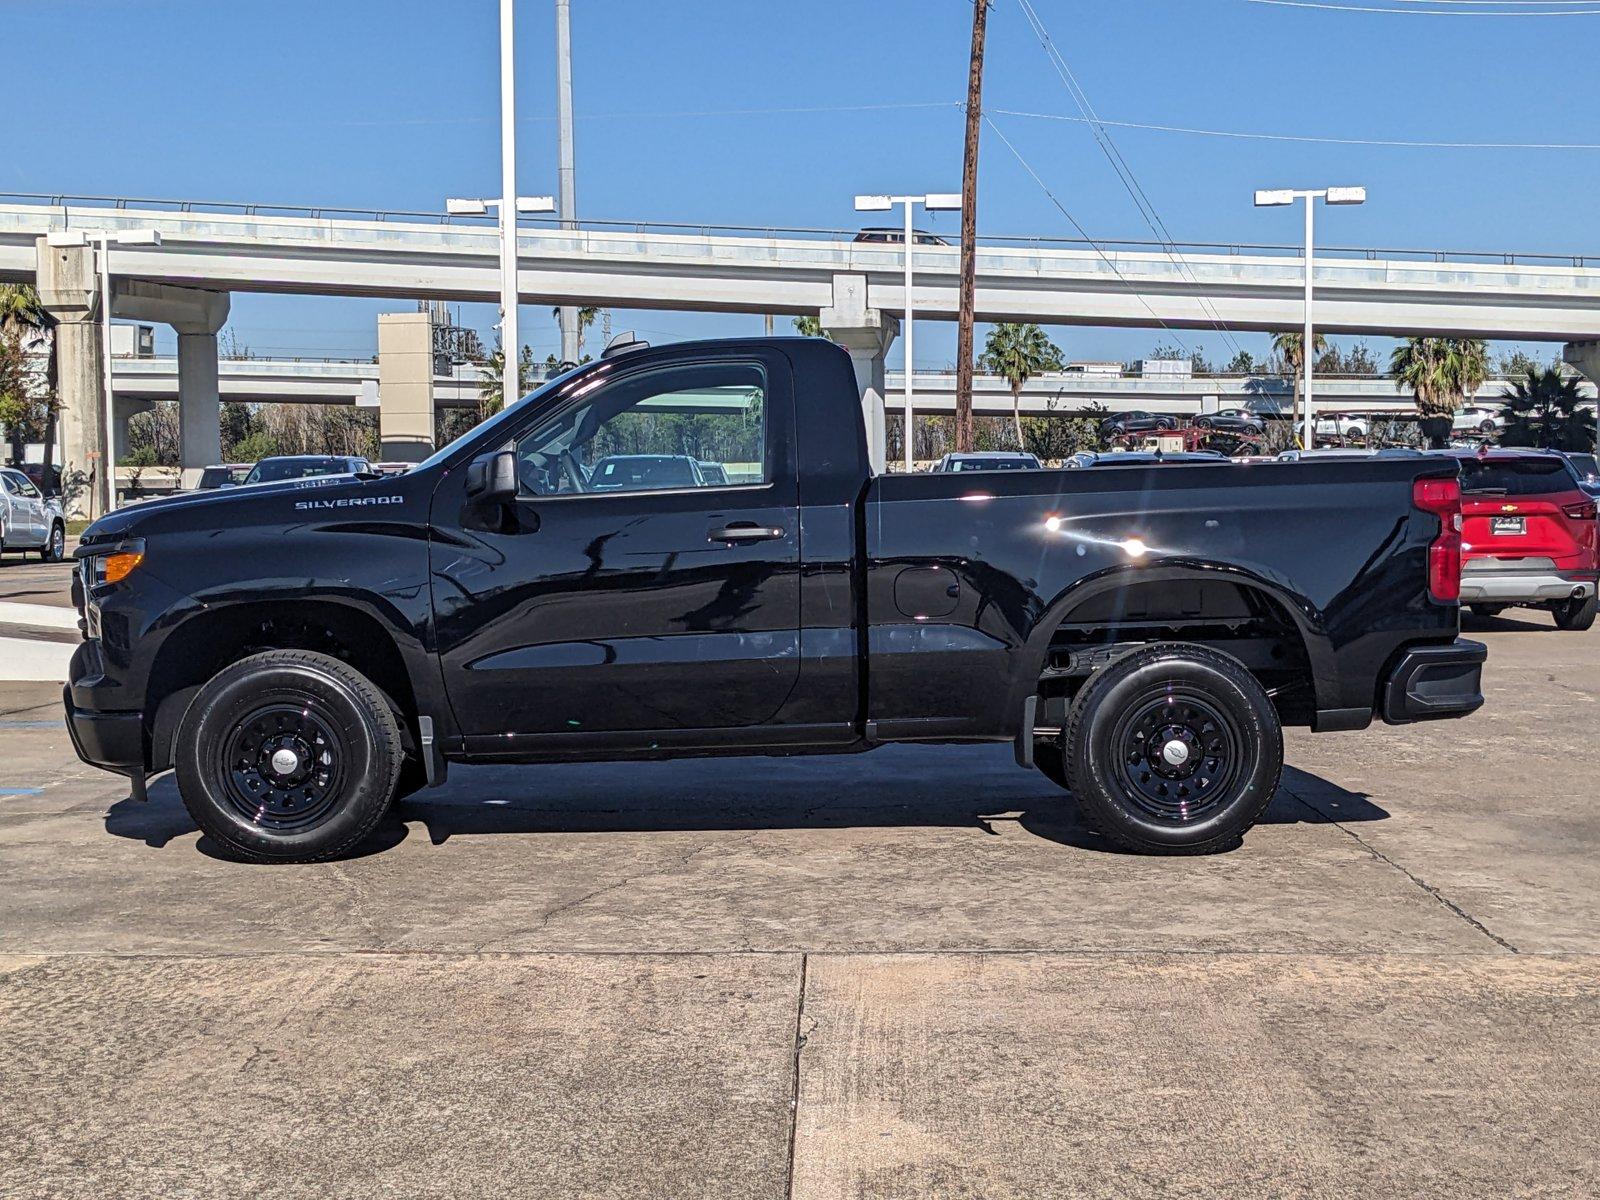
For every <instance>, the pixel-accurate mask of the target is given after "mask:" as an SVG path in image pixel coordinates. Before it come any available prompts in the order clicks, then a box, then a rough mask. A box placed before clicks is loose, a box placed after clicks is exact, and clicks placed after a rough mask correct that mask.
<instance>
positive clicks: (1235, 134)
mask: <svg viewBox="0 0 1600 1200" xmlns="http://www.w3.org/2000/svg"><path fill="white" fill-rule="evenodd" d="M1408 11H1409V10H1408ZM1596 11H1597V12H1600V10H1596ZM989 111H990V112H997V113H1000V114H1001V115H1002V116H1007V117H1030V118H1033V119H1035V120H1040V121H1070V122H1072V123H1073V124H1075V125H1092V124H1095V122H1094V121H1091V120H1090V119H1089V118H1088V117H1074V116H1072V115H1070V114H1068V113H1047V112H1029V111H1025V110H1023V109H1015V108H993V109H990V110H989ZM1098 123H1099V124H1101V125H1109V126H1112V127H1113V128H1116V129H1144V130H1149V131H1151V132H1154V133H1182V134H1192V135H1194V136H1197V137H1216V138H1239V139H1243V140H1246V141H1257V142H1308V143H1312V144H1315V145H1326V146H1391V147H1396V148H1401V149H1407V150H1589V151H1592V150H1600V142H1443V141H1421V140H1416V141H1413V140H1410V139H1406V138H1354V137H1331V136H1330V137H1320V136H1316V135H1312V134H1294V133H1259V132H1254V131H1246V130H1239V129H1204V128H1200V127H1198V126H1193V125H1160V124H1155V123H1152V122H1148V121H1110V120H1106V119H1105V118H1103V117H1102V118H1099V122H1098Z"/></svg>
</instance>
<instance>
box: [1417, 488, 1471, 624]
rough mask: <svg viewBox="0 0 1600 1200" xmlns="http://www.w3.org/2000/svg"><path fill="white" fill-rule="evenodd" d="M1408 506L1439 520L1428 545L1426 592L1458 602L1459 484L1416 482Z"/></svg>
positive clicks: (1459, 544) (1459, 558)
mask: <svg viewBox="0 0 1600 1200" xmlns="http://www.w3.org/2000/svg"><path fill="white" fill-rule="evenodd" d="M1411 503H1413V504H1415V505H1416V506H1417V507H1418V508H1420V509H1421V510H1422V511H1423V512H1425V513H1432V514H1433V515H1434V516H1436V517H1438V518H1439V536H1438V537H1436V538H1434V539H1433V542H1432V543H1431V544H1430V545H1429V546H1428V593H1429V594H1430V595H1431V596H1432V597H1433V598H1434V599H1435V600H1439V601H1442V602H1445V603H1449V602H1450V601H1454V600H1459V599H1461V481H1460V480H1459V479H1454V478H1452V479H1419V480H1417V481H1416V482H1415V483H1414V484H1412V485H1411Z"/></svg>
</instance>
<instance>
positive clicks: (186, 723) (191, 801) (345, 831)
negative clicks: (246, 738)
mask: <svg viewBox="0 0 1600 1200" xmlns="http://www.w3.org/2000/svg"><path fill="white" fill-rule="evenodd" d="M264 672H276V673H279V674H280V675H281V676H282V680H281V681H282V682H283V683H288V682H290V681H291V680H293V681H294V682H295V683H296V684H299V685H303V686H307V687H310V688H314V689H317V690H320V691H322V692H324V693H326V698H327V699H328V700H330V701H332V702H333V703H334V704H335V706H336V707H337V705H338V703H339V702H341V701H342V702H343V705H344V707H345V708H346V709H347V710H348V711H347V712H343V713H340V714H339V723H340V725H341V726H342V728H343V732H344V733H345V735H346V736H347V737H350V738H352V739H353V740H356V742H357V746H358V754H357V757H360V753H359V748H360V747H361V746H363V744H364V749H365V762H359V763H358V762H352V763H350V764H349V766H348V768H347V769H348V770H350V771H351V774H352V783H351V785H350V786H349V788H348V790H347V794H346V796H345V798H344V800H343V801H341V803H340V805H339V808H338V810H337V811H336V813H335V814H334V815H333V817H332V818H330V819H329V820H328V821H325V822H323V823H321V824H318V825H315V826H313V827H312V828H310V829H308V830H304V831H298V832H294V833H289V834H284V833H270V832H267V831H265V830H262V829H260V828H258V827H254V826H252V825H251V824H250V823H249V822H248V820H246V819H244V818H242V817H241V816H239V815H238V814H237V813H236V812H235V811H234V810H233V809H232V808H231V806H230V805H229V802H228V801H227V799H226V798H225V797H223V796H220V795H216V794H213V791H212V787H211V785H210V783H209V782H208V775H209V769H208V768H207V766H206V763H207V761H208V759H209V758H210V756H211V755H212V754H213V753H214V751H215V746H216V742H217V740H218V739H220V738H223V737H226V736H227V734H228V732H229V730H230V728H231V723H230V722H229V721H228V719H227V716H228V714H229V713H232V712H243V711H246V710H247V709H248V707H249V705H250V704H251V703H252V697H251V696H250V692H251V690H256V691H260V690H262V688H263V687H265V686H271V680H270V679H268V680H264V679H263V673H264ZM252 683H254V684H256V685H257V686H256V688H255V689H252V688H251V684H252ZM176 745H177V747H178V753H177V761H176V764H175V765H176V768H177V777H178V792H179V794H180V795H181V796H182V797H183V803H184V807H185V808H187V809H188V810H189V815H190V816H191V817H193V818H194V820H195V823H196V824H197V825H199V826H200V829H201V831H202V832H204V833H205V834H206V835H207V836H208V837H210V838H211V839H212V841H213V842H215V843H216V844H217V845H218V846H220V847H221V848H222V849H223V850H224V851H225V852H226V853H227V854H228V856H229V857H232V858H236V859H239V860H242V861H247V862H256V863H274V862H319V861H325V860H327V859H330V858H338V857H341V856H342V855H345V854H348V853H349V852H350V851H351V850H352V849H354V848H355V847H356V846H357V845H359V844H360V843H361V842H362V841H364V840H365V839H366V838H367V837H368V836H370V835H371V833H372V831H373V830H374V829H376V828H377V825H378V823H379V822H380V821H381V820H382V819H383V816H384V814H385V813H386V812H387V811H388V809H389V806H390V804H391V802H392V801H393V798H394V794H395V789H396V787H397V785H398V782H399V777H400V769H401V764H402V761H403V759H404V757H405V752H404V748H403V745H402V741H401V734H400V726H399V723H398V721H397V720H396V717H395V714H394V710H393V708H392V706H391V705H390V703H389V700H388V697H387V696H385V695H384V693H383V692H382V691H381V690H380V689H379V688H378V687H377V686H376V685H375V684H373V683H372V681H371V680H369V679H368V678H367V677H366V676H365V675H363V674H361V673H360V672H359V671H357V670H356V669H355V668H354V667H352V666H350V665H349V664H348V663H345V662H342V661H340V660H339V659H337V658H334V657H332V656H331V655H327V654H321V653H318V652H316V651H313V650H268V651H264V652H262V653H259V654H253V655H251V656H249V657H248V658H244V659H241V660H240V661H239V662H236V663H232V664H230V665H228V666H227V667H224V668H223V669H222V670H221V671H219V672H217V674H216V675H214V676H213V677H212V678H211V679H210V681H209V682H207V683H206V684H205V686H204V687H202V688H201V689H200V691H199V692H198V693H196V695H195V698H194V700H193V701H192V702H191V703H190V705H189V709H188V711H187V712H186V713H185V714H184V718H183V721H182V723H181V724H180V726H179V731H178V738H177V743H176Z"/></svg>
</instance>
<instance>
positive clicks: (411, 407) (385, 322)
mask: <svg viewBox="0 0 1600 1200" xmlns="http://www.w3.org/2000/svg"><path fill="white" fill-rule="evenodd" d="M515 370H516V368H515V367H513V368H512V372H513V377H514V375H515ZM514 392H515V389H513V390H512V392H511V393H509V394H507V396H506V403H507V404H510V403H511V402H513V401H514V400H515V399H516V396H515V394H514ZM378 439H379V450H378V453H379V454H381V455H382V456H383V458H384V460H385V461H388V462H411V463H418V462H421V461H422V460H423V459H425V458H427V457H428V455H430V454H432V453H433V318H432V317H431V316H430V315H429V314H428V313H425V312H408V313H381V314H379V316H378Z"/></svg>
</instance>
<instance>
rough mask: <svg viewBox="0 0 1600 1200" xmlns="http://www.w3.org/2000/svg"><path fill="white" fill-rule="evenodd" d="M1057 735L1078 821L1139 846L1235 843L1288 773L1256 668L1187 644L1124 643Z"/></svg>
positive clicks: (1199, 848)
mask: <svg viewBox="0 0 1600 1200" xmlns="http://www.w3.org/2000/svg"><path fill="white" fill-rule="evenodd" d="M1158 735H1159V736H1160V737H1161V746H1160V747H1159V748H1158V747H1157V746H1156V745H1155V742H1156V738H1157V736H1158ZM1174 743H1177V744H1178V747H1179V748H1178V749H1168V748H1169V747H1172V746H1173V744H1174ZM1063 745H1064V750H1065V755H1064V757H1065V764H1066V780H1067V787H1068V788H1069V789H1070V790H1071V791H1072V795H1073V798H1074V799H1075V800H1076V801H1077V802H1078V807H1079V808H1080V809H1081V810H1082V812H1083V816H1084V819H1085V820H1086V821H1087V822H1088V823H1089V824H1090V825H1091V826H1092V827H1093V828H1094V829H1095V830H1097V831H1098V832H1099V833H1100V834H1101V835H1102V836H1103V837H1105V838H1106V839H1107V840H1108V841H1110V842H1112V843H1114V844H1115V845H1117V846H1120V847H1122V848H1124V849H1127V850H1132V851H1136V852H1138V853H1142V854H1211V853H1214V852H1216V851H1219V850H1227V849H1231V848H1232V847H1234V846H1236V845H1237V844H1238V843H1239V840H1240V838H1241V837H1243V835H1244V834H1245V832H1246V831H1247V830H1248V829H1249V828H1250V827H1251V826H1252V825H1254V824H1255V823H1256V821H1257V820H1258V819H1259V818H1260V816H1261V814H1262V813H1263V812H1264V811H1266V807H1267V805H1268V804H1269V803H1271V801H1272V796H1273V793H1274V792H1275V791H1277V788H1278V778H1279V776H1280V775H1281V774H1282V772H1283V730H1282V727H1281V726H1280V725H1279V722H1278V714H1277V712H1276V711H1275V710H1274V709H1273V707H1272V701H1271V700H1270V699H1268V697H1267V694H1266V692H1265V691H1263V690H1262V688H1261V685H1260V684H1259V683H1257V682H1256V680H1255V677H1254V676H1252V675H1251V674H1250V672H1249V671H1247V670H1245V668H1244V666H1243V664H1241V663H1240V662H1239V661H1238V660H1237V659H1235V658H1232V657H1230V656H1228V655H1226V654H1222V653H1220V652H1218V651H1216V650H1211V649H1209V648H1207V647H1204V646H1195V645H1190V644H1187V643H1183V642H1165V643H1157V644H1155V645H1151V646H1146V647H1144V648H1143V649H1140V650H1134V651H1130V652H1129V653H1127V654H1125V655H1123V656H1122V657H1121V658H1118V659H1116V660H1114V661H1113V662H1112V663H1110V664H1109V665H1108V666H1105V667H1102V668H1101V669H1100V670H1099V671H1097V672H1096V673H1095V674H1094V675H1093V676H1092V677H1091V678H1090V680H1089V682H1088V683H1087V684H1085V685H1084V687H1083V689H1082V690H1081V691H1080V692H1079V693H1078V696H1077V698H1076V699H1075V700H1074V701H1073V704H1072V708H1071V709H1070V710H1069V712H1068V714H1067V725H1066V729H1065V731H1064V735H1063ZM1197 752H1204V753H1197ZM1179 754H1183V755H1185V758H1184V759H1182V760H1179V759H1178V758H1177V755H1179ZM1197 805H1198V807H1196V806H1197Z"/></svg>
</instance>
